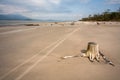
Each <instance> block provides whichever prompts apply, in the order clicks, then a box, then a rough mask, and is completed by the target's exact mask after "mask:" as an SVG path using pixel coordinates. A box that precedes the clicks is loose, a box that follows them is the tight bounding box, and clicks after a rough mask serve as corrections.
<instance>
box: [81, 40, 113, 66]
mask: <svg viewBox="0 0 120 80" xmlns="http://www.w3.org/2000/svg"><path fill="white" fill-rule="evenodd" d="M100 56H101V57H102V58H103V60H104V61H105V62H106V63H109V64H110V65H112V66H115V65H114V64H113V62H112V61H110V60H109V59H108V58H106V57H105V55H104V54H103V53H102V52H101V51H100V50H99V45H98V44H97V43H95V42H89V43H88V47H87V51H86V52H85V54H82V57H88V58H89V60H90V61H92V62H93V61H94V60H95V59H96V60H97V61H99V59H100Z"/></svg>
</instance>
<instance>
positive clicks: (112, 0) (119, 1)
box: [106, 0, 120, 4]
mask: <svg viewBox="0 0 120 80" xmlns="http://www.w3.org/2000/svg"><path fill="white" fill-rule="evenodd" d="M106 1H107V3H108V4H120V0H106Z"/></svg>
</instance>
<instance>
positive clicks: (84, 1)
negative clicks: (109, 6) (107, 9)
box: [80, 0, 91, 3]
mask: <svg viewBox="0 0 120 80" xmlns="http://www.w3.org/2000/svg"><path fill="white" fill-rule="evenodd" d="M90 1H91V0H80V2H82V3H88V2H90Z"/></svg>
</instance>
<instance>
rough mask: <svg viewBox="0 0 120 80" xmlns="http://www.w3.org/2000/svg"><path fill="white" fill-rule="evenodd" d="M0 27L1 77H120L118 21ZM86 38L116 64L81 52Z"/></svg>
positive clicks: (97, 79)
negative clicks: (93, 60) (91, 58)
mask: <svg viewBox="0 0 120 80" xmlns="http://www.w3.org/2000/svg"><path fill="white" fill-rule="evenodd" d="M37 24H39V26H24V25H23V26H6V27H0V80H120V76H119V75H120V23H119V22H105V24H104V23H103V22H101V23H100V25H97V24H96V22H74V24H71V22H58V23H52V22H51V23H37ZM88 42H96V43H98V44H99V46H100V51H101V52H102V53H103V54H104V55H105V56H106V57H107V58H108V59H110V60H111V61H112V62H113V63H114V64H115V66H114V67H113V66H111V65H109V64H106V63H105V61H104V60H103V59H102V58H100V62H97V61H95V62H90V61H89V59H88V58H83V57H80V56H79V57H73V58H67V59H61V57H64V56H74V55H80V54H81V51H82V50H86V49H87V44H88Z"/></svg>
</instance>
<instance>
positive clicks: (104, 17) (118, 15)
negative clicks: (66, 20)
mask: <svg viewBox="0 0 120 80" xmlns="http://www.w3.org/2000/svg"><path fill="white" fill-rule="evenodd" d="M79 21H120V8H119V9H118V10H117V11H115V12H110V9H107V10H106V11H105V12H103V13H101V14H94V15H89V16H88V17H86V18H82V19H81V20H79Z"/></svg>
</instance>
